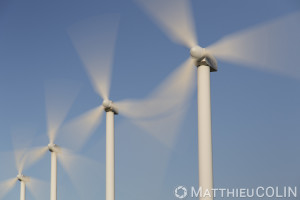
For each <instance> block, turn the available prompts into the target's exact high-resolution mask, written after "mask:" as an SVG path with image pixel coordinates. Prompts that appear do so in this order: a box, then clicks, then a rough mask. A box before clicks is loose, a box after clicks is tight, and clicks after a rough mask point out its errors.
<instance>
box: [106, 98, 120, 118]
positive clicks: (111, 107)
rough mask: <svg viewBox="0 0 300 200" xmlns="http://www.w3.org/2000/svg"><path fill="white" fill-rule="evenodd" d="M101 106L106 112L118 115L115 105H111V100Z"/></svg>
mask: <svg viewBox="0 0 300 200" xmlns="http://www.w3.org/2000/svg"><path fill="white" fill-rule="evenodd" d="M102 105H103V107H104V110H105V111H106V112H113V113H114V114H115V115H117V114H118V113H119V112H118V108H117V107H116V105H114V104H113V102H112V101H111V100H104V101H103V103H102Z"/></svg>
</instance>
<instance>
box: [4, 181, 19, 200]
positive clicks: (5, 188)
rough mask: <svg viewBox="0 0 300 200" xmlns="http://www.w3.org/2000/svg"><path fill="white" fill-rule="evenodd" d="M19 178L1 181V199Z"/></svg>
mask: <svg viewBox="0 0 300 200" xmlns="http://www.w3.org/2000/svg"><path fill="white" fill-rule="evenodd" d="M17 180H18V179H17V178H12V179H8V180H6V181H3V182H0V199H2V198H3V197H4V196H5V195H6V194H7V193H8V192H9V191H10V190H11V189H12V188H13V187H14V186H15V184H16V183H17Z"/></svg>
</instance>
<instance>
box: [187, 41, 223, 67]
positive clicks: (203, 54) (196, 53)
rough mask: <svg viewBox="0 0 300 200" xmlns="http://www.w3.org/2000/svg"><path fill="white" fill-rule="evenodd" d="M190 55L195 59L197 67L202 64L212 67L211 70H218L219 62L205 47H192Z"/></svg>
mask: <svg viewBox="0 0 300 200" xmlns="http://www.w3.org/2000/svg"><path fill="white" fill-rule="evenodd" d="M190 55H191V57H192V58H194V59H195V65H196V66H197V67H199V66H201V65H207V66H209V67H210V71H211V72H215V71H218V63H217V60H216V59H215V57H213V55H212V54H211V53H210V52H208V51H207V50H206V49H205V48H201V47H199V46H195V47H193V48H191V50H190Z"/></svg>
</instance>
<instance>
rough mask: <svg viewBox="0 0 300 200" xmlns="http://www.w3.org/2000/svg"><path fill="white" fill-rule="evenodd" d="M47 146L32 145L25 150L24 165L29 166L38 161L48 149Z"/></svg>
mask: <svg viewBox="0 0 300 200" xmlns="http://www.w3.org/2000/svg"><path fill="white" fill-rule="evenodd" d="M48 150H49V149H48V147H34V148H31V149H29V150H28V151H27V153H26V157H25V167H26V168H27V167H30V166H32V165H33V164H35V163H36V162H37V161H39V160H40V159H41V158H42V157H43V156H44V155H45V154H46V152H47V151H48Z"/></svg>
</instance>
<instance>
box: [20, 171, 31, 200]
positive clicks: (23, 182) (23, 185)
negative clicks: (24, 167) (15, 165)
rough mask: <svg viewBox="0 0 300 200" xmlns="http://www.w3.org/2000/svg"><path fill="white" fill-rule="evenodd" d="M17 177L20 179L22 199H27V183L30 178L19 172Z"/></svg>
mask: <svg viewBox="0 0 300 200" xmlns="http://www.w3.org/2000/svg"><path fill="white" fill-rule="evenodd" d="M17 179H18V180H19V181H20V185H21V187H20V200H25V197H26V183H27V182H29V180H30V178H29V177H28V176H24V175H23V174H21V173H20V174H18V176H17Z"/></svg>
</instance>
